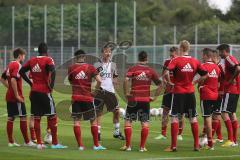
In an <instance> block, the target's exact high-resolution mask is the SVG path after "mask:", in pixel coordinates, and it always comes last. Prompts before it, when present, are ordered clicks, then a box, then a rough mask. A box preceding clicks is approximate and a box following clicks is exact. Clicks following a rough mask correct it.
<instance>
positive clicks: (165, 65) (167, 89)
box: [163, 59, 174, 93]
mask: <svg viewBox="0 0 240 160" xmlns="http://www.w3.org/2000/svg"><path fill="white" fill-rule="evenodd" d="M170 62H171V59H166V60H165V62H164V64H163V67H164V68H167V67H168V65H169V63H170ZM169 75H170V80H171V82H172V83H174V78H173V71H170V72H169ZM172 89H173V88H172V86H169V85H167V86H166V88H165V93H171V92H172Z"/></svg>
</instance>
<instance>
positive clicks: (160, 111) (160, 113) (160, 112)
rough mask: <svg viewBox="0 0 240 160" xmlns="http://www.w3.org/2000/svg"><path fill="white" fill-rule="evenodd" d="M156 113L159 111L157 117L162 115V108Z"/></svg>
mask: <svg viewBox="0 0 240 160" xmlns="http://www.w3.org/2000/svg"><path fill="white" fill-rule="evenodd" d="M158 111H159V116H160V115H162V114H163V109H162V108H159V109H158Z"/></svg>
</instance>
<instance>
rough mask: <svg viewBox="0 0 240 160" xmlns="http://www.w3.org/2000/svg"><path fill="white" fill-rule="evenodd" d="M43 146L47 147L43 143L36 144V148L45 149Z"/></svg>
mask: <svg viewBox="0 0 240 160" xmlns="http://www.w3.org/2000/svg"><path fill="white" fill-rule="evenodd" d="M45 148H47V146H45V145H44V144H38V145H37V149H45Z"/></svg>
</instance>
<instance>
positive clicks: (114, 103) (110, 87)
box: [94, 47, 125, 140]
mask: <svg viewBox="0 0 240 160" xmlns="http://www.w3.org/2000/svg"><path fill="white" fill-rule="evenodd" d="M111 56H112V51H111V48H108V47H105V48H103V49H102V57H101V59H100V61H99V62H97V63H95V64H94V66H95V67H96V69H97V71H98V72H99V74H100V76H101V78H102V83H101V89H100V91H99V92H98V93H97V95H96V96H95V105H96V106H97V107H98V108H97V110H98V111H99V110H100V113H102V111H103V106H104V104H105V105H106V108H107V111H108V112H113V123H114V128H115V130H114V132H113V137H114V138H118V139H120V140H124V139H125V138H124V136H123V135H122V133H121V132H120V129H119V128H120V123H119V117H120V116H119V115H120V114H119V105H118V100H117V97H116V94H115V88H114V85H115V84H117V78H118V73H117V66H116V63H114V62H112V61H111ZM98 113H99V112H98ZM98 127H99V128H98V131H99V140H100V139H101V138H100V132H101V131H100V129H101V126H100V116H99V119H98Z"/></svg>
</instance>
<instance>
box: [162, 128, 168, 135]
mask: <svg viewBox="0 0 240 160" xmlns="http://www.w3.org/2000/svg"><path fill="white" fill-rule="evenodd" d="M166 134H167V126H163V127H162V135H163V136H165V137H166Z"/></svg>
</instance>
